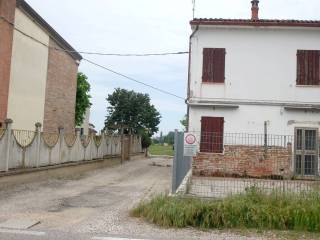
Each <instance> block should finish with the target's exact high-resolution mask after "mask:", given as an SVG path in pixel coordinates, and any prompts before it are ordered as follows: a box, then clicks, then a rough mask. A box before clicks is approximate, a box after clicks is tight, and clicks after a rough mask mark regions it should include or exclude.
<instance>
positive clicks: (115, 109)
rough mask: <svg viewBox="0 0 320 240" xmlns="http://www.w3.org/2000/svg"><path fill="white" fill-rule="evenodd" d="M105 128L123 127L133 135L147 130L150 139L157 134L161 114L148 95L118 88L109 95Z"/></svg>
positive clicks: (116, 128) (115, 128)
mask: <svg viewBox="0 0 320 240" xmlns="http://www.w3.org/2000/svg"><path fill="white" fill-rule="evenodd" d="M107 101H108V103H109V106H108V108H107V112H108V113H107V116H106V120H105V128H106V129H111V130H119V129H121V128H122V127H123V128H124V129H125V130H126V131H127V132H129V131H131V132H132V133H137V134H141V133H142V132H145V131H146V130H147V132H148V134H149V137H151V136H152V135H153V134H154V133H156V132H157V131H158V130H159V129H158V125H159V123H160V119H161V116H160V113H159V112H158V111H157V110H156V108H155V107H154V105H152V104H151V103H150V97H149V95H148V94H142V93H137V92H134V91H128V90H126V89H120V88H117V89H115V91H114V92H113V93H112V94H110V95H108V98H107Z"/></svg>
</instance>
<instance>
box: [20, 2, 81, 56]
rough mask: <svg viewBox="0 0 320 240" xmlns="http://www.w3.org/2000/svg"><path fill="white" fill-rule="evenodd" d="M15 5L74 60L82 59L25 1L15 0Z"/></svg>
mask: <svg viewBox="0 0 320 240" xmlns="http://www.w3.org/2000/svg"><path fill="white" fill-rule="evenodd" d="M17 7H18V8H20V9H22V10H23V11H24V12H26V13H27V14H28V15H29V16H30V17H32V18H33V19H34V20H35V21H36V22H37V23H38V24H39V25H40V26H41V27H43V28H44V29H45V30H46V31H47V32H48V34H49V35H50V37H51V38H53V39H54V40H55V41H56V42H57V43H58V44H59V45H60V46H61V47H62V48H63V49H64V50H68V51H71V52H68V53H69V54H70V56H71V57H72V58H73V59H75V60H78V61H80V60H82V56H81V55H80V54H79V53H78V52H77V51H76V50H75V49H74V48H73V47H72V46H71V45H70V44H69V43H68V42H67V41H66V40H64V38H63V37H61V35H59V33H57V32H56V31H55V30H54V29H53V28H52V27H51V26H50V25H49V24H48V23H47V22H46V21H45V20H44V19H43V18H42V17H41V16H40V15H39V14H38V13H37V12H36V11H35V10H34V9H33V8H32V7H31V6H30V5H29V4H28V3H26V1H24V0H17Z"/></svg>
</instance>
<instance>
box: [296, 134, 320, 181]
mask: <svg viewBox="0 0 320 240" xmlns="http://www.w3.org/2000/svg"><path fill="white" fill-rule="evenodd" d="M318 144H319V139H318V131H317V129H309V128H297V129H296V131H295V173H296V174H297V175H305V176H314V175H318V171H317V169H318V149H319V146H318Z"/></svg>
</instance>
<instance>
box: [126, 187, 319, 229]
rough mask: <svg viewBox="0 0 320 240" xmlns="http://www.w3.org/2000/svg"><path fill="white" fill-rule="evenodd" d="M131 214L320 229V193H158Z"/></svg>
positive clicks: (208, 223) (190, 223)
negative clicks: (215, 196) (223, 195)
mask: <svg viewBox="0 0 320 240" xmlns="http://www.w3.org/2000/svg"><path fill="white" fill-rule="evenodd" d="M131 214H132V216H134V217H142V218H144V219H146V220H147V221H149V222H151V223H155V224H157V225H160V226H163V227H176V228H183V227H196V228H201V229H231V228H248V229H251V228H257V229H261V230H262V229H263V230H296V231H308V232H320V193H300V194H297V193H296V194H294V193H276V192H274V193H271V194H266V193H262V192H260V191H259V190H256V189H250V190H248V191H247V192H246V193H244V194H239V195H234V196H230V197H228V198H225V199H221V200H201V199H193V198H192V199H191V198H182V197H168V196H158V197H155V198H154V199H152V200H151V201H150V202H148V203H141V204H140V205H139V206H138V207H137V208H135V209H134V210H132V212H131Z"/></svg>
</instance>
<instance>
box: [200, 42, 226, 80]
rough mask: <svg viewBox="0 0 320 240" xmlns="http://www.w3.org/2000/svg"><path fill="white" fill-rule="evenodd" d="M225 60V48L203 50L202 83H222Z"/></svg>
mask: <svg viewBox="0 0 320 240" xmlns="http://www.w3.org/2000/svg"><path fill="white" fill-rule="evenodd" d="M225 59H226V50H225V48H204V49H203V65H202V81H203V82H212V83H224V79H225Z"/></svg>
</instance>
